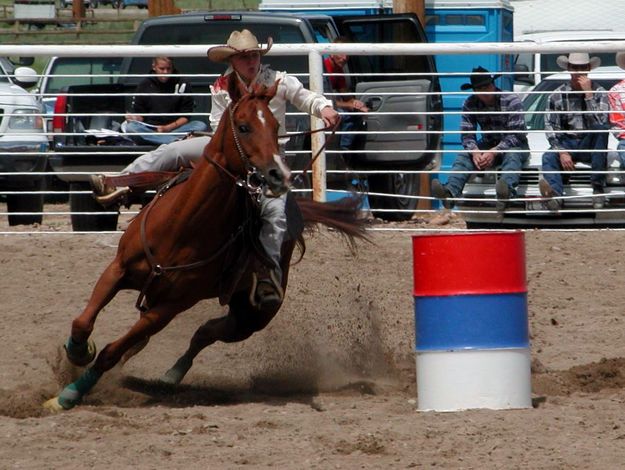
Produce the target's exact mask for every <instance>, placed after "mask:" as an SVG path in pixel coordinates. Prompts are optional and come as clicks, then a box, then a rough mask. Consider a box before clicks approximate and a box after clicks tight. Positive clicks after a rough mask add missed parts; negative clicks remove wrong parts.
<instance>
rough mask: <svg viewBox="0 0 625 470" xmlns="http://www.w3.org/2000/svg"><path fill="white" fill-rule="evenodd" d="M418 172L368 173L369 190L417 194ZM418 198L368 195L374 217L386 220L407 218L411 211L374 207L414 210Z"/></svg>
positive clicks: (418, 186) (419, 183) (419, 176)
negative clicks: (382, 210) (392, 210)
mask: <svg viewBox="0 0 625 470" xmlns="http://www.w3.org/2000/svg"><path fill="white" fill-rule="evenodd" d="M420 178H421V175H420V174H419V173H393V174H372V175H369V178H368V183H369V191H370V192H372V193H383V194H397V195H405V196H418V195H419V190H420V188H421V182H420ZM418 202H419V201H418V199H416V198H401V197H400V198H398V197H385V196H369V206H370V207H371V211H372V212H373V215H374V216H375V217H378V218H380V219H383V220H388V221H402V220H409V219H410V218H411V217H412V216H413V214H412V213H411V212H380V211H379V210H376V209H394V210H397V209H404V210H411V211H412V210H415V209H416V208H417V204H418Z"/></svg>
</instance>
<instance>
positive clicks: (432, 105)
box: [334, 14, 443, 220]
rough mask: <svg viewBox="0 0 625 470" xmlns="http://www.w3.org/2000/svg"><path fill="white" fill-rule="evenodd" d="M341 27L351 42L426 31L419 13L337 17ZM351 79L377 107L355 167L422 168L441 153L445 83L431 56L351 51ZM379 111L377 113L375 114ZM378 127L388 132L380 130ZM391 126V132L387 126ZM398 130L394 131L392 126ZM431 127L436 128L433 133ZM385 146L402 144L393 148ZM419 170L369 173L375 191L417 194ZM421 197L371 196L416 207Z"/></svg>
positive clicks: (381, 203)
mask: <svg viewBox="0 0 625 470" xmlns="http://www.w3.org/2000/svg"><path fill="white" fill-rule="evenodd" d="M334 19H335V22H336V23H337V26H338V29H339V32H340V33H341V35H343V36H345V37H347V38H348V39H349V40H351V41H352V42H370V43H405V42H407V43H424V42H427V39H426V36H425V32H424V30H423V28H422V26H421V24H420V23H419V20H418V18H417V17H416V15H414V14H401V15H380V16H359V17H335V18H334ZM349 67H350V71H351V72H352V73H371V74H373V75H371V76H360V75H355V76H353V77H352V83H353V85H355V87H354V88H355V92H356V95H358V96H359V98H360V99H361V100H362V101H364V102H365V103H367V104H368V106H369V108H370V110H371V111H372V113H371V115H370V116H367V117H366V118H365V121H366V122H367V128H368V130H369V131H374V132H373V133H370V134H368V135H367V139H366V143H365V150H366V151H365V152H363V153H362V154H360V155H358V157H357V158H354V159H351V160H349V164H350V165H351V166H353V167H354V168H359V167H360V168H370V169H399V170H402V169H403V170H420V169H423V168H425V167H427V166H428V165H429V164H430V163H432V162H433V161H434V159H435V158H436V157H437V152H438V150H439V148H440V140H441V135H440V133H439V132H440V131H441V130H442V127H443V126H442V117H441V115H440V114H436V113H434V114H432V112H439V113H440V112H441V111H442V100H441V95H440V84H439V80H438V77H437V76H436V75H435V73H436V65H435V62H434V58H433V57H432V56H426V55H420V56H405V55H404V56H401V55H388V56H382V55H368V56H351V57H350V59H349ZM374 112H375V114H374ZM376 130H380V131H384V132H385V133H383V134H382V133H375V131H376ZM388 131H391V132H388ZM393 131H395V132H393ZM430 131H436V132H435V133H431V132H430ZM384 150H396V151H397V150H399V151H402V152H398V153H392V152H384ZM420 181H421V178H420V175H419V174H401V173H399V174H378V175H371V176H370V178H369V190H370V191H371V192H380V193H391V194H395V195H407V196H416V195H418V194H419V193H420ZM417 201H418V200H417V199H409V198H397V197H394V198H389V197H381V196H380V197H371V196H370V202H371V205H372V208H373V207H377V208H384V209H408V210H413V209H415V208H416V205H417ZM411 215H412V214H410V213H408V212H406V213H403V214H402V213H383V212H380V213H379V214H378V216H380V217H382V218H385V219H396V220H403V219H407V218H410V216H411Z"/></svg>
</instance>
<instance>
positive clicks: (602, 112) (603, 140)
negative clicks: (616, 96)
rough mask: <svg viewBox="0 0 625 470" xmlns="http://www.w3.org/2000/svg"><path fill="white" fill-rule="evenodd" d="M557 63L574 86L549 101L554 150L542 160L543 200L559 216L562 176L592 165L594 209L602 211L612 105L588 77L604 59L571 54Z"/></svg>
mask: <svg viewBox="0 0 625 470" xmlns="http://www.w3.org/2000/svg"><path fill="white" fill-rule="evenodd" d="M557 63H558V65H559V66H560V67H561V68H563V69H565V70H568V71H569V72H570V74H571V80H570V81H569V82H567V83H564V84H563V85H560V86H559V87H558V88H556V89H555V90H554V91H553V93H551V95H550V96H549V104H548V106H547V113H546V114H545V132H546V133H547V139H548V140H549V144H550V150H549V151H548V152H546V153H545V154H543V162H542V169H543V178H542V179H541V180H540V182H539V188H540V194H541V195H542V196H543V197H544V198H545V199H546V205H547V208H548V209H549V210H551V211H558V210H559V209H560V208H561V207H562V204H563V201H562V199H559V197H560V196H562V193H563V192H564V186H563V183H562V175H561V173H560V172H561V171H562V170H565V171H575V162H585V163H590V165H591V168H592V171H593V173H592V175H591V176H590V181H591V183H592V189H593V207H594V208H595V209H600V208H602V207H603V206H604V203H605V202H604V197H603V193H604V189H603V188H604V186H605V180H606V174H605V171H606V170H607V161H608V155H607V148H608V132H607V129H608V111H609V103H608V96H607V92H606V90H605V89H604V88H603V87H601V86H599V85H597V84H594V83H592V81H591V80H590V78H588V72H590V71H591V70H592V69H594V68H595V67H598V66H599V65H600V64H601V59H599V58H598V57H593V58H592V59H591V58H590V56H589V55H588V53H587V52H572V53H570V54H569V55H568V57H567V56H563V55H562V56H560V57H558V59H557ZM588 131H591V132H588ZM601 131H605V132H601Z"/></svg>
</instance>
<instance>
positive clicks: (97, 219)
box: [69, 183, 119, 232]
mask: <svg viewBox="0 0 625 470" xmlns="http://www.w3.org/2000/svg"><path fill="white" fill-rule="evenodd" d="M69 189H70V195H69V208H70V211H71V212H72V215H71V220H72V229H73V230H74V232H102V231H113V230H117V219H118V218H119V214H118V213H116V214H93V215H87V214H74V212H94V213H95V212H105V211H106V209H104V208H103V207H102V206H101V205H100V204H99V203H98V202H97V201H96V200H95V199H93V197H92V196H91V194H76V191H90V190H91V187H90V186H89V184H88V183H70V185H69Z"/></svg>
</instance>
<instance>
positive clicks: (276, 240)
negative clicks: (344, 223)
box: [91, 29, 340, 306]
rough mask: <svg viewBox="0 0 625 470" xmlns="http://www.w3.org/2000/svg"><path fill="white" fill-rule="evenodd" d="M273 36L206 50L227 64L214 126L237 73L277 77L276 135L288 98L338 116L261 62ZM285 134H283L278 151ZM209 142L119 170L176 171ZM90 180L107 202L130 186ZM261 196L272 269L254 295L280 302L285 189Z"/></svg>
mask: <svg viewBox="0 0 625 470" xmlns="http://www.w3.org/2000/svg"><path fill="white" fill-rule="evenodd" d="M271 45H272V40H271V38H269V40H268V41H267V44H266V46H265V47H262V46H261V45H260V44H259V42H258V39H256V36H254V34H252V32H251V31H249V30H247V29H244V30H242V31H233V32H232V33H231V34H230V37H229V38H228V41H227V42H226V44H225V45H223V46H216V47H212V48H210V49H209V50H208V52H207V54H208V58H209V59H210V60H212V61H215V62H220V63H224V64H226V65H227V66H228V68H227V69H226V71H225V72H224V74H223V75H222V76H221V77H219V78H218V79H217V80H216V81H215V83H214V84H213V85H212V86H211V87H210V90H211V114H210V123H211V127H212V128H213V129H217V126H218V125H219V121H220V119H221V116H222V115H223V113H224V111H225V110H226V108H227V107H228V104H229V103H230V102H231V99H230V95H229V94H228V90H227V83H228V77H229V76H230V74H233V73H234V74H236V76H237V77H238V79H239V80H240V81H241V82H242V83H243V84H244V85H245V86H247V87H249V86H251V85H253V84H255V83H258V84H261V85H266V86H271V85H273V84H274V83H275V81H276V80H280V83H279V85H278V89H277V92H276V95H275V96H274V97H273V98H272V99H271V101H270V102H269V107H270V109H271V111H272V112H273V114H274V116H275V117H276V119H277V120H278V122H279V123H280V129H279V130H278V135H285V134H286V128H285V119H286V117H285V116H286V106H287V102H289V103H291V104H292V105H293V106H295V107H296V108H297V109H298V110H300V111H302V112H305V113H308V114H311V115H314V116H316V117H318V118H320V119H323V121H324V123H325V125H326V126H334V125H336V124H337V123H338V122H339V120H340V117H339V114H338V113H337V112H336V110H334V108H333V106H332V101H330V100H328V99H326V98H325V97H324V96H322V95H319V94H317V93H314V92H312V91H310V90H307V89H306V88H304V86H303V84H302V83H301V82H300V81H299V80H298V79H297V78H296V77H294V76H292V75H289V74H288V73H287V72H276V71H275V70H272V69H271V68H270V67H269V66H267V65H261V57H262V56H264V55H265V54H266V53H267V52H269V50H270V49H271ZM287 141H288V138H281V139H280V144H281V147H282V150H284V145H285V144H286V142H287ZM208 142H210V137H207V136H203V137H194V138H190V139H185V140H181V141H176V142H172V143H171V144H167V145H161V146H160V147H158V148H157V149H155V150H154V151H152V152H149V153H147V154H144V155H142V156H140V157H139V158H137V159H136V160H135V161H134V162H133V163H131V164H130V165H128V166H127V167H126V168H125V169H124V170H123V171H122V173H124V174H127V173H140V172H144V171H175V170H177V169H178V168H180V167H181V166H185V167H189V166H191V162H193V161H196V160H199V159H200V158H201V156H202V152H203V150H204V147H205V146H206V145H207V144H208ZM91 185H92V188H93V191H94V195H95V197H96V199H97V200H98V201H99V202H100V203H102V204H104V205H110V204H112V203H114V202H115V201H116V200H118V199H119V197H120V196H121V195H123V194H125V193H127V192H128V191H129V188H113V187H110V186H109V185H107V184H105V180H104V177H103V175H92V177H91ZM262 194H263V195H262V196H261V200H260V206H261V207H260V212H261V213H260V216H261V219H262V220H263V224H262V227H261V233H260V242H261V244H262V245H263V247H264V248H265V251H266V253H267V255H268V256H269V258H270V259H271V260H272V261H273V264H274V269H273V270H271V271H270V273H269V275H268V277H267V278H261V279H260V280H259V281H258V287H257V290H256V294H255V298H256V301H257V302H258V304H260V305H261V306H262V305H270V304H276V303H279V302H281V301H282V296H283V293H282V289H281V288H280V284H281V280H282V272H281V269H280V250H281V247H282V241H283V240H284V236H285V233H286V213H285V204H286V194H284V195H282V196H280V197H268V196H265V194H264V192H263V193H262Z"/></svg>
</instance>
